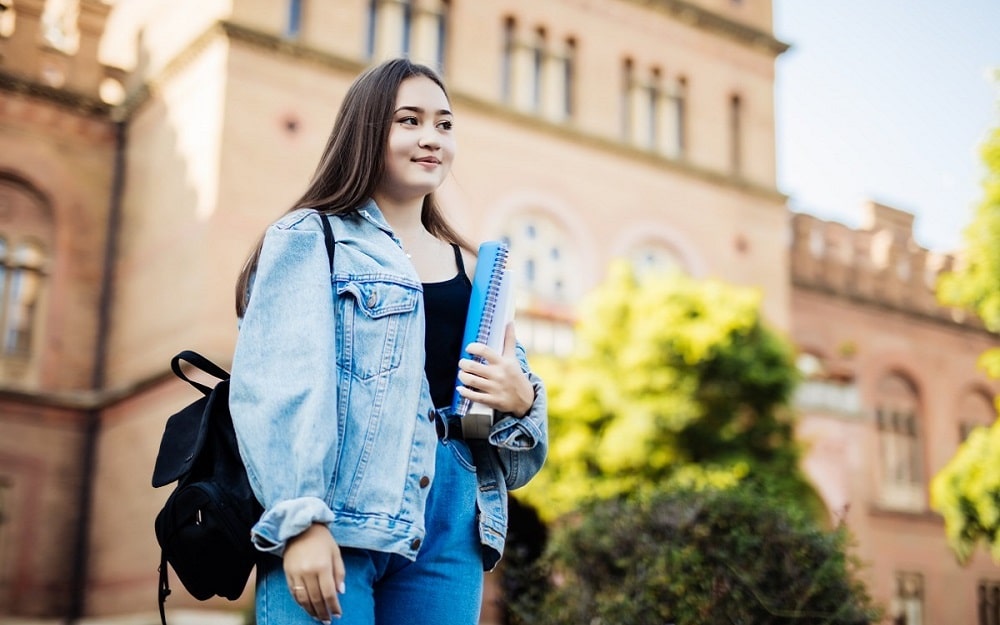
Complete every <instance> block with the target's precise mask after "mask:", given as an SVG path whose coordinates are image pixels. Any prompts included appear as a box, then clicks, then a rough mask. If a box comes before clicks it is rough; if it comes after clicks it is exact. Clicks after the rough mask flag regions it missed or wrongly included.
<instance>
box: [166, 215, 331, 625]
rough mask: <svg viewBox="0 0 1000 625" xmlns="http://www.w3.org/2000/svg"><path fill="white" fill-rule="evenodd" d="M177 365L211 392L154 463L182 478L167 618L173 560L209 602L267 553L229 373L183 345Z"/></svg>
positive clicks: (172, 429)
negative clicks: (257, 537) (257, 528)
mask: <svg viewBox="0 0 1000 625" xmlns="http://www.w3.org/2000/svg"><path fill="white" fill-rule="evenodd" d="M320 218H321V219H320V221H322V224H323V235H324V239H325V242H326V252H327V256H328V257H329V259H330V273H331V274H332V273H333V256H334V249H335V245H334V244H335V243H336V241H335V239H334V236H333V229H332V227H331V226H330V220H329V218H328V217H326V216H325V215H323V214H320ZM181 362H187V363H188V364H190V365H192V366H194V367H197V368H198V369H201V370H202V371H203V372H205V373H207V374H209V375H211V376H214V377H216V378H218V380H219V382H218V383H217V384H216V385H215V387H214V388H212V387H208V386H205V385H204V384H201V383H199V382H195V381H194V380H192V379H190V378H189V377H187V376H186V375H185V374H184V371H183V369H182V368H181ZM170 368H171V369H173V371H174V374H176V375H177V377H179V378H180V379H182V380H184V381H185V382H187V383H189V384H190V385H191V386H193V387H195V388H196V389H198V390H199V391H201V393H202V395H203V397H201V398H200V399H198V400H197V401H195V402H193V403H191V404H190V405H188V406H187V407H186V408H184V409H183V410H181V411H180V412H178V413H177V414H174V415H173V416H171V417H170V418H169V419H167V425H166V429H165V430H164V432H163V438H162V439H161V440H160V450H159V453H158V454H157V456H156V465H155V467H154V468H153V486H154V487H155V488H159V487H160V486H166V485H167V484H170V483H172V482H177V488H176V489H174V492H172V493H171V494H170V496H169V497H168V498H167V501H166V502H165V503H164V504H163V508H162V509H161V510H160V512H159V514H157V515H156V522H155V524H154V528H155V531H156V541H157V542H158V543H159V544H160V569H159V571H160V581H159V593H158V594H159V597H158V598H159V605H160V621H161V622H162V623H163V625H166V623H167V620H166V614H165V610H164V602H165V601H166V598H167V595H169V594H170V586H169V583H168V581H167V563H169V564H170V566H171V567H172V568H173V569H174V572H175V573H176V574H177V577H178V578H179V579H180V580H181V584H183V586H184V588H185V589H186V590H187V591H188V592H189V593H191V596H193V597H194V598H196V599H198V600H201V601H204V600H205V599H210V598H212V597H214V596H216V595H218V596H220V597H226V598H227V599H229V600H235V599H237V598H239V596H240V595H241V594H243V590H244V589H245V588H246V585H247V580H248V579H249V578H250V572H251V571H252V570H253V568H254V566H255V564H256V562H257V559H258V557H259V555H260V554H259V552H258V551H257V550H256V548H255V547H254V546H253V544H252V543H251V542H250V529H251V528H252V527H253V525H254V524H255V523H256V522H257V520H258V519H259V518H260V515H261V514H262V513H263V508H262V507H261V505H260V503H259V502H258V501H257V498H256V497H255V496H254V494H253V490H252V489H251V488H250V481H249V479H248V478H247V473H246V467H245V466H244V465H243V460H242V458H241V457H240V453H239V446H238V445H237V442H236V431H235V430H234V429H233V419H232V415H231V414H230V413H229V373H228V372H227V371H226V370H225V369H223V368H222V367H220V366H218V365H216V364H215V363H213V362H212V361H210V360H208V359H207V358H205V357H204V356H202V355H201V354H198V353H197V352H193V351H188V350H186V351H183V352H181V353H179V354H177V355H176V356H174V357H173V359H171V361H170Z"/></svg>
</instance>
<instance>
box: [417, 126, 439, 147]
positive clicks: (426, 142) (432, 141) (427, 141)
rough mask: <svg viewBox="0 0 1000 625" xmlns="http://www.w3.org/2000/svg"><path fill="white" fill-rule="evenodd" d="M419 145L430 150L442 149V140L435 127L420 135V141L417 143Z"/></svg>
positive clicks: (424, 130)
mask: <svg viewBox="0 0 1000 625" xmlns="http://www.w3.org/2000/svg"><path fill="white" fill-rule="evenodd" d="M417 145H418V146H420V147H422V148H426V149H428V150H436V149H438V148H439V147H441V138H440V137H438V134H437V130H436V129H435V128H434V127H430V128H428V127H425V128H424V129H423V131H422V132H421V133H420V140H419V141H417Z"/></svg>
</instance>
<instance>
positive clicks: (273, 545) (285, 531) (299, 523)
mask: <svg viewBox="0 0 1000 625" xmlns="http://www.w3.org/2000/svg"><path fill="white" fill-rule="evenodd" d="M313 523H325V524H327V525H329V524H330V523H333V511H332V510H330V507H329V506H328V505H326V503H325V502H324V501H323V500H322V499H319V498H317V497H299V498H297V499H286V500H285V501H282V502H280V503H278V504H276V505H275V506H273V507H271V508H269V509H268V510H266V511H264V514H263V515H261V517H260V520H259V521H257V524H256V525H254V526H253V528H252V529H251V530H250V540H251V542H253V544H254V547H256V548H257V549H258V550H259V551H263V552H265V553H270V554H273V555H276V556H279V557H280V556H282V555H284V553H285V546H286V545H287V543H288V540H289V539H291V538H294V537H296V536H298V535H299V534H301V533H302V532H304V531H306V530H307V529H309V526H310V525H312V524H313Z"/></svg>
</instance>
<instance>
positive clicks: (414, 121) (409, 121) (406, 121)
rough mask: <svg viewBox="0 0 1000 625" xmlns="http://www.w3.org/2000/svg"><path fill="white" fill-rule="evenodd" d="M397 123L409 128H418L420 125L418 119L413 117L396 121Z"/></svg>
mask: <svg viewBox="0 0 1000 625" xmlns="http://www.w3.org/2000/svg"><path fill="white" fill-rule="evenodd" d="M396 122H397V123H399V124H405V125H407V126H416V125H418V124H419V122H418V121H417V118H416V117H413V116H412V115H411V116H408V117H401V118H399V119H398V120H396Z"/></svg>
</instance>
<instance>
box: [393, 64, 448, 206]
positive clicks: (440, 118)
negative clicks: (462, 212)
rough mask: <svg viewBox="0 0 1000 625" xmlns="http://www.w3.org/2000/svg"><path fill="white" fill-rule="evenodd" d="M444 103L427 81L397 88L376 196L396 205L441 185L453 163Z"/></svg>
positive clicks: (414, 78)
mask: <svg viewBox="0 0 1000 625" xmlns="http://www.w3.org/2000/svg"><path fill="white" fill-rule="evenodd" d="M451 125H452V114H451V111H450V104H449V103H448V98H446V97H445V95H444V92H443V91H442V90H441V88H440V87H438V86H437V84H435V83H434V81H433V80H431V79H430V78H427V77H426V76H411V77H410V78H407V79H406V80H404V81H403V82H402V83H401V84H400V85H399V90H398V91H397V92H396V107H395V110H394V111H393V114H392V126H391V127H390V130H389V143H388V145H387V146H386V151H385V174H384V176H383V178H382V181H381V183H380V184H379V189H378V191H379V193H380V194H383V195H385V196H387V197H389V198H392V199H393V200H395V201H398V202H406V201H409V200H415V199H418V198H419V199H422V198H423V197H424V196H425V195H427V194H428V193H430V192H432V191H434V190H435V189H437V188H438V187H439V186H441V183H442V182H444V179H445V176H447V175H448V172H449V171H451V163H452V161H453V160H454V158H455V138H454V135H453V134H452V129H451Z"/></svg>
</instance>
